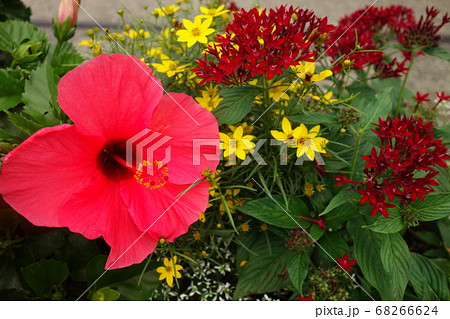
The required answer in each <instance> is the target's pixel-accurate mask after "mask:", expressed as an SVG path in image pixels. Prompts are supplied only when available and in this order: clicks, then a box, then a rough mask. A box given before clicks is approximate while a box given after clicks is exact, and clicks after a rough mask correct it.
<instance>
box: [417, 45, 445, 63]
mask: <svg viewBox="0 0 450 319" xmlns="http://www.w3.org/2000/svg"><path fill="white" fill-rule="evenodd" d="M422 52H424V53H426V54H428V55H431V56H434V57H437V58H439V59H441V60H445V61H450V52H448V51H447V50H446V49H444V48H443V47H434V48H425V49H423V50H422Z"/></svg>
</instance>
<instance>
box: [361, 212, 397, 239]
mask: <svg viewBox="0 0 450 319" xmlns="http://www.w3.org/2000/svg"><path fill="white" fill-rule="evenodd" d="M377 218H378V220H376V221H375V222H374V223H372V224H370V225H368V226H364V228H368V229H370V230H371V231H374V232H377V233H383V234H391V233H398V232H399V231H400V230H402V229H403V227H405V224H404V222H403V219H402V217H401V216H400V212H399V209H398V208H392V209H390V210H389V218H386V217H384V216H382V215H379V216H378V217H377Z"/></svg>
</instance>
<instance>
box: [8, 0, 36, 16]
mask: <svg viewBox="0 0 450 319" xmlns="http://www.w3.org/2000/svg"><path fill="white" fill-rule="evenodd" d="M0 12H1V13H0V20H2V21H5V20H30V16H31V9H30V8H29V7H26V6H25V5H24V4H23V3H22V1H20V0H6V1H3V0H1V1H0Z"/></svg>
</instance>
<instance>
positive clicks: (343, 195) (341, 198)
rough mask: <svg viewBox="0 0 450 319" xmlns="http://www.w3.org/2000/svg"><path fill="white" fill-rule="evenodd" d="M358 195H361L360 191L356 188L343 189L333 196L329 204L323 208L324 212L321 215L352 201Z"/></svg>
mask: <svg viewBox="0 0 450 319" xmlns="http://www.w3.org/2000/svg"><path fill="white" fill-rule="evenodd" d="M357 197H359V193H357V192H355V191H354V190H350V189H349V188H347V189H343V190H341V191H340V192H339V193H338V194H337V195H336V196H334V197H333V199H332V200H331V201H330V203H329V204H328V206H327V207H326V208H325V209H324V210H323V212H321V213H320V214H319V216H323V215H325V214H328V213H329V212H331V211H332V210H333V209H335V208H337V207H339V206H342V205H344V204H347V203H348V202H351V201H352V200H353V199H355V198H357Z"/></svg>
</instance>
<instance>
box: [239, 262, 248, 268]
mask: <svg viewBox="0 0 450 319" xmlns="http://www.w3.org/2000/svg"><path fill="white" fill-rule="evenodd" d="M246 264H247V260H243V261H241V262H240V263H239V267H244V266H245V265H246Z"/></svg>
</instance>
